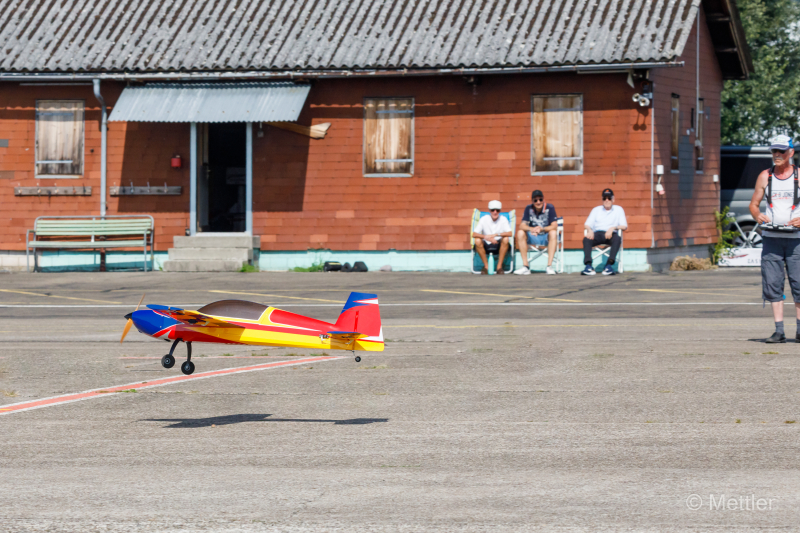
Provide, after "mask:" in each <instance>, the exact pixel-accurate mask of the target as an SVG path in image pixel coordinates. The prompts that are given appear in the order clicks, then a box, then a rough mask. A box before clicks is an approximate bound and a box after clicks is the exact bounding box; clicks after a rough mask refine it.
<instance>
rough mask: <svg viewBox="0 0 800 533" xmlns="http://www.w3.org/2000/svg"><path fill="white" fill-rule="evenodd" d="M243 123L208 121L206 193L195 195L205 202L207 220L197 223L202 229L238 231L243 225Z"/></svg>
mask: <svg viewBox="0 0 800 533" xmlns="http://www.w3.org/2000/svg"><path fill="white" fill-rule="evenodd" d="M245 127H246V125H245V124H244V123H243V122H231V123H222V124H208V130H207V131H208V163H207V166H206V172H207V179H206V183H207V184H208V185H207V187H208V189H207V194H206V195H203V194H201V195H199V197H198V200H199V201H205V202H208V211H207V213H208V216H207V222H206V220H202V221H201V223H200V224H201V230H202V231H205V232H240V231H245V229H246V220H245V218H246V212H247V207H246V205H245V203H246V196H245V185H246V183H245V179H246V178H245V172H246V165H247V145H246V142H247V138H246V135H247V134H246V132H245ZM204 196H205V198H203V197H204ZM200 209H201V210H202V207H201V208H200ZM202 218H206V217H202Z"/></svg>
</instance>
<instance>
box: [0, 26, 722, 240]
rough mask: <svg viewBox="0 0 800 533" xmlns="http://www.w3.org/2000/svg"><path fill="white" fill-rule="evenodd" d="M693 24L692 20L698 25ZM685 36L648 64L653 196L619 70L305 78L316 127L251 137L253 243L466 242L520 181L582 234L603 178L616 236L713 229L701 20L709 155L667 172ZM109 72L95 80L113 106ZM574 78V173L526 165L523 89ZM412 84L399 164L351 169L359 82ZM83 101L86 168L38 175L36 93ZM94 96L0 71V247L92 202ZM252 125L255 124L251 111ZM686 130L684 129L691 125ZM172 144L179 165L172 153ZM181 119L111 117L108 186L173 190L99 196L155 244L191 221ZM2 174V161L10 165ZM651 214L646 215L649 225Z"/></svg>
mask: <svg viewBox="0 0 800 533" xmlns="http://www.w3.org/2000/svg"><path fill="white" fill-rule="evenodd" d="M701 27H702V28H703V29H704V30H705V25H704V24H702V25H701ZM694 57H695V37H694V34H693V35H692V36H690V37H689V42H688V45H687V47H686V52H685V54H684V56H683V57H682V58H681V59H682V60H684V61H685V62H686V66H685V67H683V68H669V69H656V70H653V71H652V77H653V79H654V81H655V115H656V131H655V164H663V165H664V166H665V168H666V169H667V174H666V175H665V178H664V184H665V187H666V189H667V191H668V192H667V195H666V196H665V197H658V196H657V195H656V199H655V212H653V211H651V208H650V197H651V189H650V169H651V166H650V157H651V146H652V145H651V119H652V112H653V110H652V109H648V108H641V107H639V106H638V105H636V104H634V103H633V102H632V100H631V95H632V94H633V93H634V92H637V91H638V90H640V89H639V88H638V87H637V89H632V88H631V87H630V86H628V84H627V83H626V75H625V74H621V73H617V74H591V75H577V74H537V75H533V74H532V75H498V76H484V77H483V78H482V80H481V81H482V83H481V85H479V86H478V87H477V89H476V90H475V91H473V87H472V86H471V85H468V84H467V83H465V81H464V79H463V78H462V77H459V76H441V77H425V78H422V77H420V78H405V79H336V80H319V81H317V82H316V83H315V84H314V86H313V88H312V90H311V93H310V95H309V98H308V101H307V103H306V106H305V109H304V111H303V113H302V115H301V117H300V120H299V122H300V123H301V124H307V125H308V124H319V123H323V122H331V123H332V126H331V128H330V130H329V131H328V135H327V137H326V138H325V139H323V140H310V139H309V138H307V137H304V136H301V135H297V134H294V133H290V132H287V131H283V130H278V129H275V128H271V127H269V126H266V125H265V126H264V127H263V128H264V135H263V137H257V136H254V205H253V210H254V216H253V219H254V231H255V234H256V235H261V243H262V245H261V246H262V249H265V250H305V249H308V248H331V249H334V250H355V249H361V250H387V249H390V248H395V249H398V250H466V249H468V246H469V245H468V232H469V219H470V216H471V213H472V209H473V208H475V207H480V208H485V207H486V204H487V203H488V201H489V200H492V199H499V200H501V201H502V202H503V206H504V208H505V209H516V210H517V214H518V216H521V214H522V210H523V209H524V207H525V206H526V205H527V204H528V203H530V193H531V191H532V190H533V189H541V190H543V191H544V193H545V197H546V200H547V201H548V202H551V203H553V204H555V206H556V209H557V211H558V214H559V215H561V216H563V217H564V221H565V237H566V246H567V247H568V248H578V247H580V243H581V238H582V231H583V230H582V227H583V222H584V220H585V218H586V216H587V215H588V213H589V211H590V210H591V209H592V208H593V207H595V206H597V205H599V204H600V192H601V191H602V189H603V188H605V187H611V188H613V189H614V191H615V193H616V196H617V203H618V205H621V206H623V207H624V208H625V211H626V214H627V217H628V223H629V231H628V232H627V233H626V236H625V246H626V247H628V248H645V247H649V246H650V245H651V239H652V238H653V234H654V235H655V239H656V242H657V244H658V246H667V245H672V244H685V243H687V242H691V241H687V240H686V239H694V241H693V242H694V243H695V244H700V243H706V242H712V241H714V240H715V231H714V225H713V216H712V213H713V211H714V209H716V208H717V207H718V205H719V197H718V190H717V187H716V184H713V183H712V182H711V176H712V175H713V174H718V173H719V161H718V159H719V115H720V113H719V94H720V90H721V88H722V78H721V74H720V71H719V68H718V66H717V63H716V59H715V58H714V55H713V46H712V45H711V42H710V39H709V37H708V33H707V31H702V32H701V70H700V73H701V76H702V79H701V87H700V95H701V97H702V98H705V103H706V106H707V107H710V109H711V120H710V121H707V122H706V130H705V154H706V161H705V163H706V166H705V169H706V170H705V171H704V173H703V174H702V175H697V176H696V179H695V189H694V190H693V195H692V199H691V200H681V198H680V194H679V193H678V191H677V178H676V177H675V176H674V175H671V174H670V173H669V161H670V160H669V155H670V149H669V148H670V146H669V142H670V121H669V107H670V105H669V99H670V94H671V93H673V92H675V93H678V94H681V110H682V129H684V130H685V129H686V128H688V127H689V110H690V108H692V107H695V106H694V103H693V102H694V95H695V89H694V87H695V85H694V84H695V68H694ZM122 87H123V85H122V84H114V83H111V82H109V83H104V84H103V92H104V95H105V96H106V101H107V102H108V103H109V104H110V105H113V103H114V102H115V101H116V98H117V97H118V95H119V94H120V92H121V90H122ZM553 93H555V94H559V93H581V94H583V95H584V98H583V108H584V114H583V121H584V138H583V143H584V144H583V146H584V172H583V174H582V175H563V176H531V174H530V158H531V116H530V110H531V95H532V94H553ZM391 96H405V97H414V98H415V104H416V114H415V163H414V176H413V177H411V178H365V177H363V175H362V155H361V146H362V135H363V133H362V132H363V108H362V101H363V98H365V97H391ZM73 98H76V99H77V98H81V99H84V100H85V101H86V125H85V131H86V148H85V175H84V176H83V178H81V179H78V180H72V181H69V182H67V180H44V179H38V180H37V179H36V178H35V176H34V173H33V169H34V164H33V161H34V130H35V124H34V109H35V101H36V99H73ZM99 117H100V113H99V107H98V104H97V102H96V100H95V99H94V96H93V94H92V88H91V86H77V87H75V86H73V87H43V86H37V87H31V86H28V87H24V86H22V87H21V86H19V84H16V83H14V84H12V83H3V84H0V139H5V138H8V139H9V140H10V145H9V147H8V148H0V220H3V219H4V221H5V223H4V224H0V249H3V250H21V249H24V238H25V237H24V236H25V230H26V229H29V228H32V227H33V220H34V218H35V217H36V216H39V215H76V214H98V213H99V204H100V200H99V196H98V194H99V186H100V170H99V166H100V132H99V127H98V121H99ZM256 129H257V126H256ZM692 140H693V138H692ZM174 154H180V155H181V156H182V157H183V159H184V161H185V163H186V164H185V165H184V168H183V169H181V170H175V169H172V168H170V162H169V159H170V157H171V156H172V155H174ZM188 161H189V125H188V124H169V123H166V124H165V123H128V124H122V123H110V128H109V156H108V185H109V187H110V186H116V185H120V184H123V185H129V184H130V182H131V181H132V182H133V184H134V185H146V183H147V182H150V184H151V185H163V183H164V182H166V183H167V184H168V185H182V186H183V187H184V193H183V195H182V196H178V197H176V196H163V197H156V196H139V197H122V198H109V200H108V213H109V214H132V213H151V214H153V215H154V216H155V218H156V248H157V249H158V250H166V249H167V248H169V247H170V246H171V245H172V237H173V236H175V235H183V234H184V231H185V228H187V227H188V225H189V214H188V209H189V195H188V192H189V169H188ZM12 173H13V174H12ZM73 183H74V184H76V185H91V186H93V187H94V188H95V189H94V194H93V195H92V196H90V197H54V198H37V197H15V196H14V193H13V189H14V186H18V185H22V186H26V185H43V186H44V185H54V184H59V185H62V184H63V185H70V184H73ZM651 221H652V222H653V223H652V224H651Z"/></svg>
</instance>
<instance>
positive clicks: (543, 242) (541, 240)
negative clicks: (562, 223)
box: [528, 231, 549, 246]
mask: <svg viewBox="0 0 800 533" xmlns="http://www.w3.org/2000/svg"><path fill="white" fill-rule="evenodd" d="M548 237H549V235H548V234H547V233H540V234H539V235H534V234H533V232H532V231H529V232H528V244H533V245H534V246H547V240H548V239H547V238H548Z"/></svg>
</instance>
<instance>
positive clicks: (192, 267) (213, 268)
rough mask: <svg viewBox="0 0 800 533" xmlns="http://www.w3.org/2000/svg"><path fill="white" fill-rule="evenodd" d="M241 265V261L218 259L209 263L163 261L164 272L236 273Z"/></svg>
mask: <svg viewBox="0 0 800 533" xmlns="http://www.w3.org/2000/svg"><path fill="white" fill-rule="evenodd" d="M243 263H244V262H243V261H226V260H220V259H214V260H210V261H191V260H178V261H164V272H238V271H239V269H241V268H242V264H243Z"/></svg>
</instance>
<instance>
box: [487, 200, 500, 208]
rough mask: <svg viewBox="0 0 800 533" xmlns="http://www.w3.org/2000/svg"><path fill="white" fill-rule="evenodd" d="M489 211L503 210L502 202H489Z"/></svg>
mask: <svg viewBox="0 0 800 533" xmlns="http://www.w3.org/2000/svg"><path fill="white" fill-rule="evenodd" d="M489 209H490V210H491V209H503V204H501V203H500V200H492V201H491V202H489Z"/></svg>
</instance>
